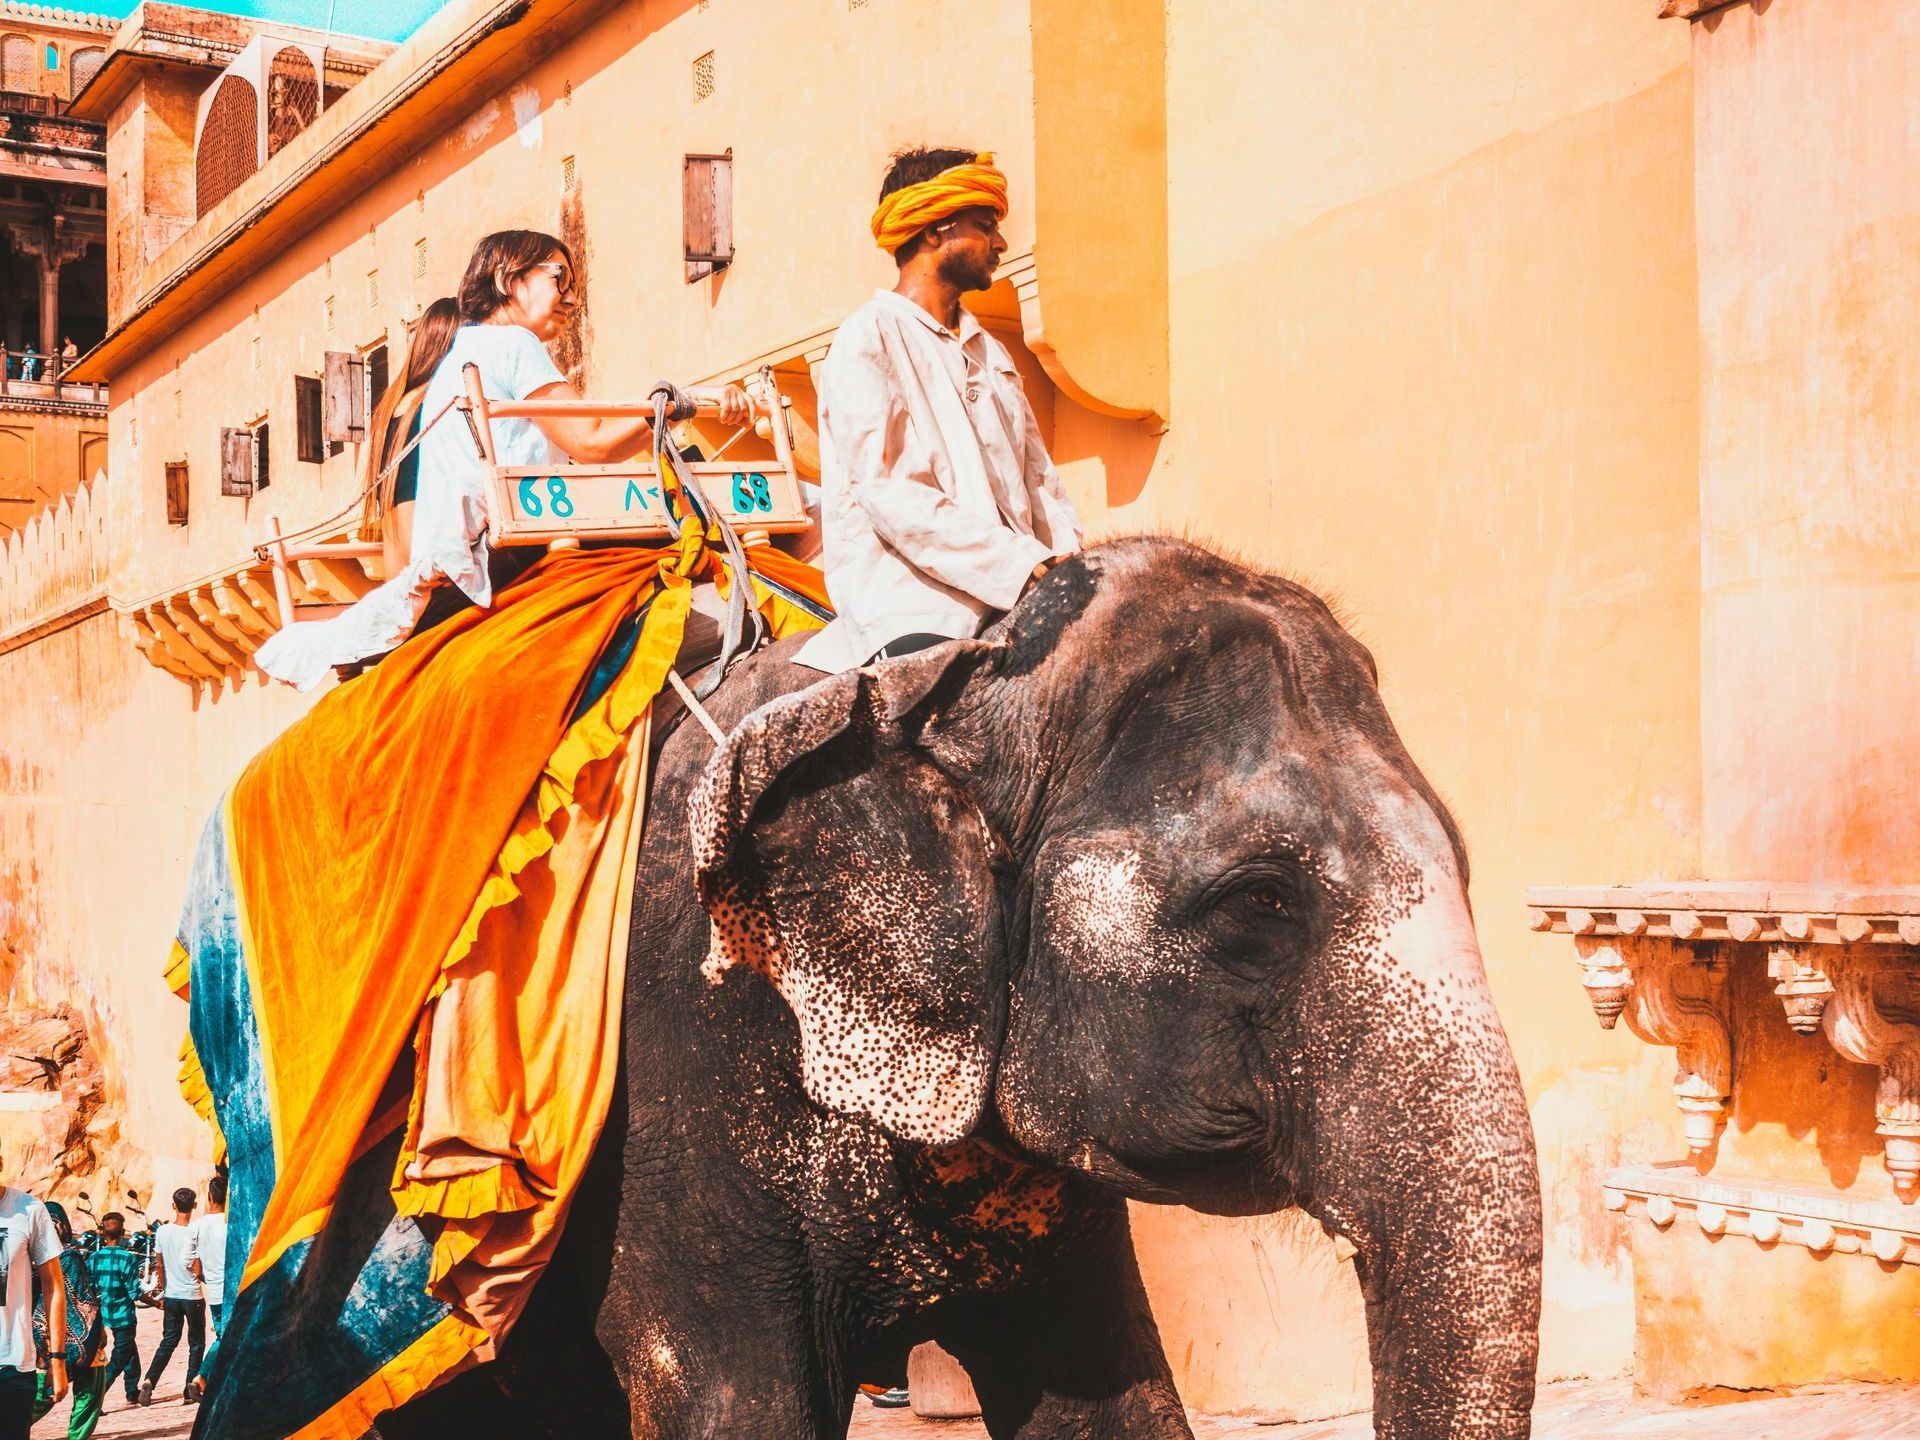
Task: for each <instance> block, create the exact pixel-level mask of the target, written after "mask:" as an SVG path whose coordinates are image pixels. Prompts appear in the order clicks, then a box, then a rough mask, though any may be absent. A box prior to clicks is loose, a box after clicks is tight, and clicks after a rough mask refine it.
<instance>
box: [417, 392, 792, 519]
mask: <svg viewBox="0 0 1920 1440" xmlns="http://www.w3.org/2000/svg"><path fill="white" fill-rule="evenodd" d="M466 378H467V403H468V406H469V407H470V410H469V413H470V414H471V416H472V418H473V420H474V422H475V423H474V425H473V436H474V439H475V441H476V442H478V444H479V446H480V449H481V459H482V461H483V462H484V463H485V464H486V465H487V466H488V467H489V469H490V470H491V472H492V478H491V483H490V484H489V485H488V487H487V491H486V500H487V528H488V530H489V532H490V536H491V539H492V542H493V543H494V544H495V545H555V544H561V545H564V544H569V543H577V542H578V541H580V540H587V539H604V540H623V539H637V540H649V539H653V540H663V539H665V538H666V537H667V536H668V535H669V533H670V531H669V529H668V515H667V509H666V504H665V497H664V496H663V495H662V492H661V487H660V476H659V473H658V470H657V469H656V467H655V465H654V460H653V456H652V455H651V453H649V454H647V455H645V456H644V457H641V456H636V457H635V458H634V459H631V460H623V461H620V462H618V463H616V464H611V465H572V464H567V465H545V466H526V465H520V466H516V465H501V464H499V463H498V462H497V460H496V458H495V455H494V450H493V431H492V423H491V422H492V421H494V420H505V419H509V418H524V419H538V418H540V417H542V416H548V415H552V416H559V415H577V416H583V417H585V416H620V417H627V416H635V415H651V414H652V406H651V405H650V404H648V403H646V402H616V403H606V402H595V401H589V400H513V401H507V400H489V399H488V398H487V397H486V395H485V394H483V393H482V392H481V389H480V384H479V374H478V372H477V371H475V370H473V369H472V367H468V374H467V377H466ZM749 389H750V390H757V392H758V393H757V394H755V396H754V400H755V409H756V417H755V425H754V429H755V431H756V433H757V434H758V435H759V436H760V437H761V438H762V439H765V440H770V441H771V442H772V448H773V452H774V453H773V455H772V457H771V458H756V459H753V460H751V461H745V462H742V461H739V460H731V461H730V460H727V459H725V458H724V452H725V451H726V450H727V449H729V448H731V446H732V443H733V442H732V441H728V442H727V443H726V444H725V445H722V446H721V450H722V457H723V458H720V459H716V460H696V461H693V462H692V463H691V464H690V465H689V466H688V467H687V468H688V469H689V470H690V471H691V472H692V476H693V480H694V483H695V484H697V485H699V487H700V491H701V493H702V494H703V495H705V496H706V497H707V499H708V501H709V502H710V503H711V504H712V506H713V508H714V509H715V510H717V511H719V512H720V513H721V514H723V515H725V516H727V517H728V518H729V519H730V520H732V521H734V522H735V524H736V525H738V526H739V527H740V528H741V529H742V530H743V531H747V532H752V531H761V532H764V533H766V534H770V535H779V534H790V533H794V532H797V531H802V530H805V529H807V528H808V525H809V521H808V517H807V511H806V503H805V499H804V496H803V493H802V491H801V486H800V474H799V472H798V470H796V469H795V467H794V463H793V441H792V436H791V434H790V432H789V429H788V423H787V402H786V401H785V400H784V399H783V398H782V397H781V395H780V393H779V390H778V388H777V387H776V385H775V383H774V379H773V376H772V373H771V372H770V371H768V370H764V369H763V370H762V371H761V372H760V375H759V377H758V382H757V384H755V385H750V386H749ZM696 398H700V397H699V396H698V392H696ZM700 414H701V415H702V416H712V415H717V414H718V404H717V401H715V400H711V399H709V400H707V401H706V402H705V403H703V404H702V405H701V408H700ZM448 423H452V424H459V423H461V422H460V421H459V420H458V419H457V418H456V417H452V416H449V417H448ZM735 438H743V437H735ZM763 453H764V452H763Z"/></svg>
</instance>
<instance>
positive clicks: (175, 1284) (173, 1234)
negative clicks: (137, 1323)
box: [154, 1221, 200, 1300]
mask: <svg viewBox="0 0 1920 1440" xmlns="http://www.w3.org/2000/svg"><path fill="white" fill-rule="evenodd" d="M192 1238H193V1228H192V1225H191V1223H189V1224H186V1225H179V1224H175V1223H174V1222H172V1221H169V1222H168V1223H167V1224H165V1225H162V1226H161V1227H160V1228H159V1230H157V1231H156V1232H154V1244H156V1245H157V1246H159V1247H160V1263H161V1267H162V1268H163V1269H164V1270H165V1271H166V1288H165V1289H164V1290H162V1291H161V1298H163V1299H166V1300H198V1299H199V1298H200V1282H199V1281H198V1280H196V1279H194V1278H193V1272H192V1271H191V1270H189V1269H187V1246H188V1244H189V1243H190V1242H191V1240H192Z"/></svg>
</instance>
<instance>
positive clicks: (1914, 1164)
mask: <svg viewBox="0 0 1920 1440" xmlns="http://www.w3.org/2000/svg"><path fill="white" fill-rule="evenodd" d="M1831 968H1832V972H1833V986H1834V988H1833V1002H1832V1003H1831V1004H1830V1005H1829V1006H1828V1007H1827V1010H1826V1013H1825V1015H1824V1016H1823V1017H1822V1021H1821V1027H1822V1028H1823V1029H1824V1030H1825V1031H1826V1033H1827V1039H1828V1041H1829V1042H1831V1044H1832V1045H1833V1048H1834V1049H1835V1050H1837V1051H1839V1053H1840V1054H1842V1055H1844V1056H1846V1057H1847V1059H1849V1060H1855V1061H1858V1062H1859V1063H1860V1064H1863V1065H1876V1066H1878V1067H1879V1069H1880V1088H1879V1093H1878V1094H1877V1095H1876V1096H1875V1099H1874V1107H1873V1115H1874V1120H1875V1122H1876V1123H1875V1126H1874V1129H1875V1132H1876V1133H1877V1134H1878V1135H1879V1136H1880V1138H1881V1140H1882V1141H1884V1142H1885V1146H1886V1164H1887V1173H1888V1174H1889V1175H1891V1176H1892V1177H1893V1187H1894V1190H1895V1192H1896V1193H1897V1194H1898V1195H1899V1196H1900V1198H1901V1199H1902V1200H1904V1201H1907V1202H1909V1203H1910V1202H1912V1200H1913V1199H1914V1197H1915V1196H1916V1195H1920V997H1916V995H1915V993H1914V985H1913V974H1912V972H1911V971H1909V970H1906V969H1904V968H1897V967H1893V966H1889V965H1886V964H1883V963H1881V962H1880V958H1879V957H1877V956H1874V957H1862V958H1858V959H1856V958H1854V957H1851V956H1848V957H1847V958H1845V959H1842V960H1840V961H1838V962H1837V963H1833V964H1832V966H1831Z"/></svg>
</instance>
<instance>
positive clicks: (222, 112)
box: [193, 75, 260, 215]
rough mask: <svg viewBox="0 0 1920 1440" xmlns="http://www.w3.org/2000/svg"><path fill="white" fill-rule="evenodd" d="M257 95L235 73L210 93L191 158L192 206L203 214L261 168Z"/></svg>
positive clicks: (251, 87)
mask: <svg viewBox="0 0 1920 1440" xmlns="http://www.w3.org/2000/svg"><path fill="white" fill-rule="evenodd" d="M259 104H260V97H259V95H258V94H257V93H256V92H255V90H254V88H253V86H251V85H249V84H248V83H247V82H246V81H245V80H243V79H241V78H240V77H239V76H238V75H228V76H226V77H225V78H223V79H222V80H221V81H220V88H219V89H218V90H216V91H214V92H213V104H211V105H209V106H208V107H207V122H206V124H204V125H202V126H201V127H200V144H199V148H198V150H196V151H195V153H194V157H193V169H194V205H195V206H196V208H197V214H198V215H204V214H206V213H207V212H208V211H209V210H211V209H213V207H214V206H216V205H218V204H219V203H220V202H221V201H222V200H224V199H226V198H227V196H229V195H231V194H232V193H233V192H234V191H235V190H236V189H238V188H239V186H240V182H241V181H243V180H245V179H246V178H247V177H248V176H249V175H251V174H253V172H254V171H256V170H258V169H259V168H260V115H259Z"/></svg>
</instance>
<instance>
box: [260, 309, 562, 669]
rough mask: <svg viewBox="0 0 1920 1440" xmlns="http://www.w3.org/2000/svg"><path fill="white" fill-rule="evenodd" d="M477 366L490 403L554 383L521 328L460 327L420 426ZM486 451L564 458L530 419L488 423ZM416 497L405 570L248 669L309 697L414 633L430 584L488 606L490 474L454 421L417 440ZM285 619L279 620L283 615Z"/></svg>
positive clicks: (553, 368)
mask: <svg viewBox="0 0 1920 1440" xmlns="http://www.w3.org/2000/svg"><path fill="white" fill-rule="evenodd" d="M468 364H473V365H475V366H477V367H479V370H480V384H481V388H482V389H483V390H484V391H485V392H486V395H487V398H488V399H490V400H524V399H526V398H527V397H528V396H529V395H531V394H533V393H534V392H535V391H538V390H541V389H544V388H545V387H546V386H548V385H554V384H558V383H559V382H560V381H562V380H563V379H565V378H566V377H565V376H563V375H562V374H561V373H560V368H559V366H557V365H555V364H554V363H553V357H552V356H551V355H549V354H547V347H546V346H544V345H542V344H541V343H540V340H539V338H538V337H537V336H536V335H534V333H533V332H532V331H531V330H528V329H526V328H525V327H523V326H520V325H463V326H461V327H460V330H459V332H458V333H457V334H456V335H455V336H454V341H453V348H452V349H451V350H450V351H448V352H447V358H446V359H445V360H443V361H441V362H440V366H439V368H438V369H436V370H435V371H434V372H433V379H432V380H430V381H429V382H428V383H427V393H426V398H425V399H424V400H422V401H421V405H420V413H421V415H422V416H424V417H425V418H426V419H427V420H431V419H433V417H434V416H435V415H437V414H439V412H440V410H441V407H443V406H444V405H445V404H446V403H447V402H448V401H449V400H451V399H453V398H454V397H455V396H456V395H459V394H460V393H461V392H462V391H463V390H464V389H465V385H466V382H465V380H464V379H463V377H462V370H463V369H464V367H465V366H467V365H468ZM492 428H493V450H494V456H495V458H496V459H497V460H498V461H499V462H500V463H501V464H502V465H552V464H561V463H564V462H565V460H566V457H565V456H564V455H563V454H562V453H561V452H560V450H559V449H558V448H557V447H556V446H555V445H554V444H553V442H552V441H550V440H548V439H547V437H546V435H545V434H544V433H543V432H542V431H541V429H540V427H539V426H538V425H536V424H534V422H533V421H531V420H518V419H515V420H495V421H494V422H493V425H492ZM419 456H420V493H419V496H418V498H417V499H416V500H415V502H414V507H413V549H412V551H411V558H410V560H409V561H408V564H407V567H406V568H405V569H404V570H402V571H401V572H400V573H399V574H398V575H395V576H393V577H391V578H390V579H389V580H387V582H386V583H385V584H383V585H380V586H377V587H376V588H374V589H373V590H371V591H369V592H368V593H367V594H366V595H364V596H362V597H361V598H360V600H359V601H358V602H357V603H355V604H353V605H350V606H348V607H347V609H345V610H344V611H342V612H341V613H340V614H338V615H336V616H334V617H333V618H332V619H331V620H319V621H314V622H311V623H307V624H301V625H291V626H288V627H286V628H285V629H282V630H281V631H280V632H279V633H278V634H276V635H274V636H272V637H271V638H269V639H268V640H267V642H266V643H265V644H264V645H262V646H261V647H260V649H259V650H258V651H257V652H256V653H255V655H254V657H253V658H254V662H255V663H256V664H258V665H259V667H260V668H261V669H262V670H264V671H266V672H267V674H269V675H271V676H273V677H274V678H275V679H276V680H285V681H288V682H289V683H291V684H294V685H297V686H299V687H300V689H302V690H311V689H312V688H313V687H314V686H316V685H318V684H319V683H320V682H321V681H322V680H324V679H325V678H326V677H327V674H328V672H330V671H331V670H332V669H333V667H334V666H336V665H345V664H349V663H350V662H352V661H355V660H364V659H366V658H367V657H369V656H372V655H383V654H385V653H386V652H387V651H389V650H391V649H393V647H394V646H396V645H398V644H399V643H400V642H401V641H402V640H405V639H406V638H407V636H409V635H411V634H412V633H413V627H414V626H415V625H416V624H417V623H418V622H419V619H420V612H421V611H422V610H423V609H425V608H426V604H427V598H428V596H429V595H431V594H432V593H433V588H434V586H436V585H439V584H444V583H447V582H448V581H451V582H452V583H453V584H455V585H458V586H459V587H460V588H461V589H462V590H463V591H465V592H466V594H467V596H468V597H469V598H470V599H471V600H472V601H473V602H474V604H476V605H480V606H482V607H485V606H489V605H492V604H493V586H492V584H491V583H490V582H489V581H488V579H487V555H488V550H489V547H488V545H487V541H486V533H485V532H486V524H487V506H486V498H485V497H486V486H487V482H488V479H489V477H488V474H487V468H486V466H485V465H484V464H482V463H481V460H480V457H479V456H478V455H477V454H476V453H475V452H474V448H473V437H472V436H471V435H470V434H469V433H468V431H467V426H466V422H465V421H464V420H462V419H461V418H460V416H459V415H458V414H448V415H447V416H445V417H444V418H442V419H441V421H440V423H439V424H437V425H435V426H434V427H433V428H432V429H431V430H429V431H427V432H426V434H425V435H424V436H423V437H422V439H421V441H420V449H419ZM282 618H283V619H284V618H285V617H282Z"/></svg>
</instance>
